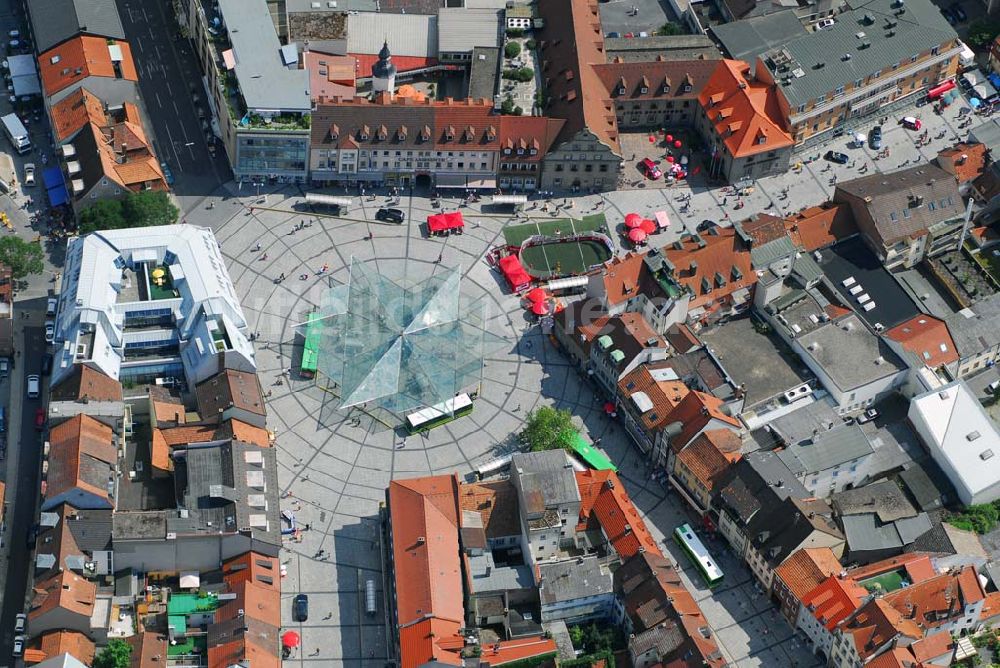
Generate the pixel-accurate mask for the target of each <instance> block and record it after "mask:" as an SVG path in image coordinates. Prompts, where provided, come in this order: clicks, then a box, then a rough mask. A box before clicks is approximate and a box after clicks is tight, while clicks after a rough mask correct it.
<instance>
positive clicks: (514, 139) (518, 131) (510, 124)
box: [500, 116, 565, 162]
mask: <svg viewBox="0 0 1000 668" xmlns="http://www.w3.org/2000/svg"><path fill="white" fill-rule="evenodd" d="M564 123H565V121H564V120H563V119H561V118H549V117H548V116H501V117H500V151H501V154H502V155H501V158H502V160H504V161H509V160H516V161H522V162H523V161H526V160H527V161H533V162H540V161H541V160H542V158H544V157H545V154H546V153H548V152H549V149H550V148H551V147H552V144H554V143H555V141H556V137H557V136H559V131H560V130H561V129H562V126H563V124H564ZM507 149H510V153H509V154H508V153H506V151H507ZM519 149H520V150H521V151H522V153H521V154H518V150H519ZM532 150H534V152H535V154H534V155H532V154H531V153H532Z"/></svg>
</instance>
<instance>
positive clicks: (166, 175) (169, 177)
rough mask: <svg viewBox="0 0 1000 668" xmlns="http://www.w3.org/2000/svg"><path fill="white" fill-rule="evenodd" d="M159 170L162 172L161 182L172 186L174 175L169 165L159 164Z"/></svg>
mask: <svg viewBox="0 0 1000 668" xmlns="http://www.w3.org/2000/svg"><path fill="white" fill-rule="evenodd" d="M160 169H161V170H163V180H164V181H166V182H167V185H168V186H172V185H174V173H173V172H172V171H170V165H168V164H167V163H166V162H161V163H160Z"/></svg>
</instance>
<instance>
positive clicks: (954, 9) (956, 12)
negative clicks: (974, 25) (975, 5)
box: [949, 2, 969, 22]
mask: <svg viewBox="0 0 1000 668" xmlns="http://www.w3.org/2000/svg"><path fill="white" fill-rule="evenodd" d="M949 9H951V15H952V16H954V17H955V18H956V19H958V20H959V21H963V22H964V21H968V20H969V15H968V14H966V13H965V10H964V9H962V5H960V4H958V3H957V2H956V3H955V4H953V5H952V6H951V7H950V8H949Z"/></svg>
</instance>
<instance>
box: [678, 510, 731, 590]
mask: <svg viewBox="0 0 1000 668" xmlns="http://www.w3.org/2000/svg"><path fill="white" fill-rule="evenodd" d="M674 540H675V541H677V544H678V545H680V546H681V548H683V550H684V551H685V552H687V555H688V557H689V558H690V559H691V562H692V563H693V564H694V565H695V568H697V569H698V572H699V573H701V577H703V578H704V579H705V583H706V584H707V585H708V588H709V589H711V588H712V587H716V586H718V584H719V583H720V582H722V569H721V568H719V566H718V564H716V563H715V560H714V559H712V555H710V554H709V553H708V550H706V549H705V545H704V544H703V543H702V542H701V539H700V538H698V536H697V534H695V532H694V529H692V528H691V525H690V524H682V525H680V526H679V527H677V528H676V529H674Z"/></svg>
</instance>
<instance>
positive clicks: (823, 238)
mask: <svg viewBox="0 0 1000 668" xmlns="http://www.w3.org/2000/svg"><path fill="white" fill-rule="evenodd" d="M785 229H786V230H787V231H788V234H789V236H790V237H791V238H792V242H793V243H794V244H795V245H796V246H797V247H799V248H801V249H802V250H805V251H808V252H810V253H811V252H812V251H814V250H819V249H820V248H826V247H827V246H832V245H833V244H835V243H837V242H838V241H839V240H841V239H845V238H847V237H849V236H851V235H852V234H855V233H856V232H857V231H858V228H857V226H856V225H855V224H854V218H853V215H852V214H851V207H849V206H847V205H845V204H836V203H834V202H825V203H823V204H821V205H819V206H812V207H808V208H806V209H802V210H801V211H799V212H798V213H793V214H792V215H790V216H787V217H786V218H785Z"/></svg>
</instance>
